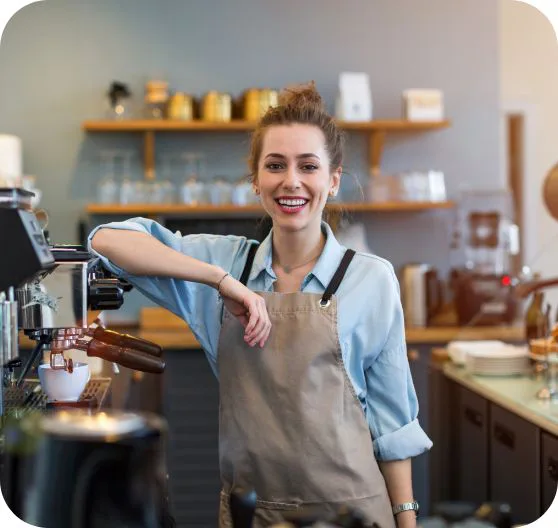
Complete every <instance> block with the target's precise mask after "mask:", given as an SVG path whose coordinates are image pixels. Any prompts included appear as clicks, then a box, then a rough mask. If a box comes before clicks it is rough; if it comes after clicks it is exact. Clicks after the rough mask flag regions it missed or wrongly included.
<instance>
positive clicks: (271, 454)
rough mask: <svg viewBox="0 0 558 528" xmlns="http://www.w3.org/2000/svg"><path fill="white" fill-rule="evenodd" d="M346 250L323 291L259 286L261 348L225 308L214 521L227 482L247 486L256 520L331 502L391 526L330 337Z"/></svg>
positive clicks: (225, 510)
mask: <svg viewBox="0 0 558 528" xmlns="http://www.w3.org/2000/svg"><path fill="white" fill-rule="evenodd" d="M353 255H354V252H352V251H348V252H347V253H346V255H345V257H344V258H343V261H342V263H341V265H340V266H339V269H338V270H337V272H336V275H335V276H334V277H333V279H332V282H331V283H330V285H329V286H328V288H326V292H325V293H324V295H323V296H322V295H318V294H310V293H302V292H297V293H289V294H279V293H267V292H264V293H261V295H262V296H263V297H264V299H265V301H266V306H267V310H268V313H269V317H270V320H271V324H272V330H271V334H270V337H269V339H268V341H267V343H266V344H265V346H264V348H263V349H261V348H259V347H254V348H251V347H249V346H248V345H247V344H246V343H245V342H244V339H243V336H244V329H243V327H242V325H241V324H240V322H238V320H237V319H236V318H234V317H233V316H232V315H231V314H230V313H229V312H227V310H225V314H224V318H223V326H222V329H221V335H220V339H219V349H218V354H219V356H218V361H219V373H220V374H219V377H220V414H219V456H220V466H221V479H222V483H223V491H222V493H221V507H220V514H219V517H220V526H221V527H231V526H232V521H231V518H230V510H229V494H230V492H231V490H234V489H236V488H241V489H243V490H254V491H255V492H256V495H257V497H258V500H257V503H256V514H255V519H254V527H258V528H259V527H264V526H269V525H271V524H273V523H275V522H281V521H282V519H283V518H282V516H281V513H282V512H283V511H285V510H291V511H292V510H296V509H298V508H300V507H302V506H311V507H316V506H317V507H319V508H322V509H323V510H324V511H326V512H328V511H333V510H334V509H336V508H337V507H338V506H340V505H348V506H350V507H354V508H356V509H358V510H360V511H361V513H362V514H363V515H364V516H365V517H366V519H367V520H368V521H370V523H372V522H376V523H377V524H378V525H379V527H380V528H394V527H395V522H394V518H393V514H392V512H391V505H390V500H389V497H388V494H387V490H386V485H385V481H384V478H383V476H382V474H381V472H380V470H379V468H378V464H377V462H376V459H375V457H374V451H373V447H372V438H371V434H370V429H369V427H368V424H367V422H366V418H365V416H364V412H363V410H362V407H361V404H360V402H359V400H358V398H357V396H356V394H355V392H354V389H353V387H352V385H351V382H350V380H349V378H348V375H347V373H346V371H345V368H344V365H343V360H342V357H341V349H340V345H339V336H338V331H337V302H336V298H335V297H334V296H333V295H334V294H335V291H336V290H337V288H338V286H339V284H340V282H341V279H342V278H343V275H344V273H345V271H346V268H347V267H348V265H349V263H350V260H351V259H352V257H353ZM252 258H253V253H252ZM248 260H249V261H248V262H247V263H246V268H245V273H243V279H244V280H246V278H247V273H246V269H247V270H248V271H249V269H250V267H251V258H249V259H248ZM324 305H325V306H324Z"/></svg>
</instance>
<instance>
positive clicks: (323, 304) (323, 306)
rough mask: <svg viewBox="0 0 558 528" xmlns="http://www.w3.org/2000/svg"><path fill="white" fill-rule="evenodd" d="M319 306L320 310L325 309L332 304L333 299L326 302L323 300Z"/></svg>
mask: <svg viewBox="0 0 558 528" xmlns="http://www.w3.org/2000/svg"><path fill="white" fill-rule="evenodd" d="M318 304H319V305H320V308H324V309H325V308H327V307H328V306H329V305H330V304H331V299H328V300H327V301H326V302H324V301H323V299H320V300H319V302H318Z"/></svg>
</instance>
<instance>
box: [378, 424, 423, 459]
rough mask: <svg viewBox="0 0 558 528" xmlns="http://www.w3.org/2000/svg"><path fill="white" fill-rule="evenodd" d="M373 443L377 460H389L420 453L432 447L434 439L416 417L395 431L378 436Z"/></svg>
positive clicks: (405, 457)
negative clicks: (431, 438) (427, 433)
mask: <svg viewBox="0 0 558 528" xmlns="http://www.w3.org/2000/svg"><path fill="white" fill-rule="evenodd" d="M373 445H374V453H375V455H376V458H377V460H379V461H382V462H388V461H390V460H405V459H407V458H411V457H415V456H417V455H420V454H422V453H424V452H425V451H428V450H429V449H430V448H431V447H432V440H430V438H428V436H427V435H426V433H425V432H424V431H423V430H422V427H421V426H420V425H419V423H418V420H417V419H415V420H413V421H412V422H410V423H408V424H406V425H404V426H403V427H401V428H400V429H397V431H393V433H389V434H386V435H383V436H380V437H379V438H376V439H375V440H374V442H373Z"/></svg>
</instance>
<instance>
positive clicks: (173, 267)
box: [91, 228, 225, 288]
mask: <svg viewBox="0 0 558 528" xmlns="http://www.w3.org/2000/svg"><path fill="white" fill-rule="evenodd" d="M91 247H92V248H93V249H94V250H95V251H97V252H98V253H100V254H101V255H103V256H105V257H107V258H108V259H109V260H111V261H112V262H114V263H115V264H116V265H117V266H118V267H120V268H122V269H123V270H126V271H127V272H128V273H132V274H134V275H151V276H158V277H173V278H176V279H181V280H185V281H190V282H199V283H202V284H207V285H209V286H212V287H214V288H216V287H217V284H218V283H219V281H220V280H221V278H222V277H223V275H225V272H224V271H223V269H222V268H220V267H218V266H214V265H212V264H207V263H205V262H202V261H201V260H197V259H195V258H192V257H189V256H188V255H184V254H182V253H180V252H178V251H175V250H174V249H173V248H170V247H168V246H166V245H165V244H163V243H162V242H159V240H157V239H156V238H155V237H153V236H151V235H148V234H147V233H141V232H139V231H128V230H122V229H107V228H105V229H99V231H97V232H96V233H95V235H94V236H93V238H92V239H91Z"/></svg>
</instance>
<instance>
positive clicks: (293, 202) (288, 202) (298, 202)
mask: <svg viewBox="0 0 558 528" xmlns="http://www.w3.org/2000/svg"><path fill="white" fill-rule="evenodd" d="M277 201H278V202H279V203H280V204H281V205H288V206H291V207H295V206H299V205H304V204H305V203H306V202H307V200H284V199H280V200H277Z"/></svg>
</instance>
